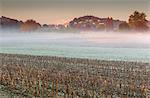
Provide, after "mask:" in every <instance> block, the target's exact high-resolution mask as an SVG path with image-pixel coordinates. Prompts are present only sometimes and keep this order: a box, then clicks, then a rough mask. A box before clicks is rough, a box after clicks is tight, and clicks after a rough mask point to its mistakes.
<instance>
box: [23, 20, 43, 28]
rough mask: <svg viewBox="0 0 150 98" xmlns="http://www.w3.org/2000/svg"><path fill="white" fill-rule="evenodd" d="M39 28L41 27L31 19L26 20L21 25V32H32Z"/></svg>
mask: <svg viewBox="0 0 150 98" xmlns="http://www.w3.org/2000/svg"><path fill="white" fill-rule="evenodd" d="M40 27H41V25H40V24H39V23H37V22H36V21H34V20H32V19H31V20H27V21H26V22H24V23H23V24H22V25H21V30H22V31H34V30H37V29H38V28H40Z"/></svg>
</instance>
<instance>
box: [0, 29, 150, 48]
mask: <svg viewBox="0 0 150 98" xmlns="http://www.w3.org/2000/svg"><path fill="white" fill-rule="evenodd" d="M31 44H33V45H41V46H42V45H51V44H57V45H68V46H83V47H84V46H89V47H90V46H92V47H93V46H94V47H124V48H150V33H149V32H146V33H144V32H141V33H140V32H138V33H132V32H78V33H77V32H76V33H64V32H63V33H61V32H59V33H58V32H57V33H54V32H40V33H35V32H34V33H32V32H30V33H28V32H26V33H20V32H15V33H11V32H7V33H5V32H0V45H1V46H3V45H4V46H8V45H11V46H15V45H17V46H28V45H31Z"/></svg>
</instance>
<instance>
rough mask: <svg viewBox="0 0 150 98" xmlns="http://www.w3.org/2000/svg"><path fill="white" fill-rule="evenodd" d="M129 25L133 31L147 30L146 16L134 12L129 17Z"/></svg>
mask: <svg viewBox="0 0 150 98" xmlns="http://www.w3.org/2000/svg"><path fill="white" fill-rule="evenodd" d="M129 25H130V27H131V28H132V29H133V30H136V31H145V30H148V26H147V20H146V14H145V13H143V12H142V13H140V12H138V11H135V12H134V13H133V14H132V15H130V16H129Z"/></svg>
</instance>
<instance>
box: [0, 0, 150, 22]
mask: <svg viewBox="0 0 150 98" xmlns="http://www.w3.org/2000/svg"><path fill="white" fill-rule="evenodd" d="M135 10H138V11H142V12H145V13H146V14H147V19H150V0H0V15H1V16H2V15H3V16H8V17H11V18H17V19H20V20H23V21H25V20H26V19H34V20H36V21H38V22H40V23H42V24H44V23H47V24H51V23H56V24H58V23H65V22H67V21H69V20H71V19H73V18H74V17H80V16H83V15H94V16H98V17H108V16H112V17H113V18H115V19H120V20H127V19H128V16H129V15H130V14H132V13H133V12H134V11H135Z"/></svg>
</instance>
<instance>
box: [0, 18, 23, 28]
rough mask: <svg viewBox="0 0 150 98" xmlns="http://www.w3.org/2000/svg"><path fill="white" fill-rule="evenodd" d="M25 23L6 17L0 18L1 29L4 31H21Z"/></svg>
mask: <svg viewBox="0 0 150 98" xmlns="http://www.w3.org/2000/svg"><path fill="white" fill-rule="evenodd" d="M22 23H23V22H22V21H19V20H17V19H12V18H8V17H5V16H2V17H0V27H1V28H2V29H15V30H18V29H20V26H21V24H22Z"/></svg>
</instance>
